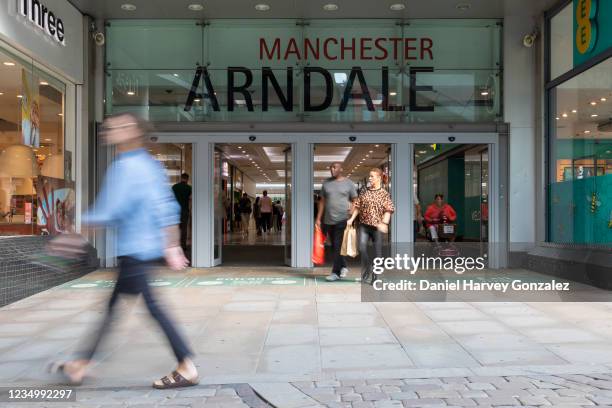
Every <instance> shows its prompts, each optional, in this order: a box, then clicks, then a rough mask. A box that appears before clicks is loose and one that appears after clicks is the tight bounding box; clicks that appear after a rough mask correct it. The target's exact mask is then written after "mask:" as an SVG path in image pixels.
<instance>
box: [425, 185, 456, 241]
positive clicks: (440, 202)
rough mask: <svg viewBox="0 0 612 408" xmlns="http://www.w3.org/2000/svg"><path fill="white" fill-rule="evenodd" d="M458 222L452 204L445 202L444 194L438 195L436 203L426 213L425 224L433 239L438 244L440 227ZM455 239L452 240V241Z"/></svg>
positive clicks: (435, 199)
mask: <svg viewBox="0 0 612 408" xmlns="http://www.w3.org/2000/svg"><path fill="white" fill-rule="evenodd" d="M456 220H457V213H456V212H455V209H454V208H453V207H451V205H450V204H446V203H445V202H444V195H443V194H436V197H435V198H434V202H433V203H431V204H430V205H429V207H427V211H425V223H426V225H427V229H428V230H429V233H430V235H431V239H432V240H433V241H435V242H438V240H439V238H438V225H439V224H448V223H453V222H455V221H456ZM452 240H454V237H453V238H451V241H452Z"/></svg>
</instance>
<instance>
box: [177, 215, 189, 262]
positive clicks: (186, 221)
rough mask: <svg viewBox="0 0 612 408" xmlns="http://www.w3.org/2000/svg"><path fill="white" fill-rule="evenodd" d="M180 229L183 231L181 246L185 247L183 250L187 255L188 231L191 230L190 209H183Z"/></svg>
mask: <svg viewBox="0 0 612 408" xmlns="http://www.w3.org/2000/svg"><path fill="white" fill-rule="evenodd" d="M179 229H180V232H181V248H183V252H185V256H187V253H188V251H187V233H188V231H189V212H188V211H184V212H183V211H181V223H180V224H179Z"/></svg>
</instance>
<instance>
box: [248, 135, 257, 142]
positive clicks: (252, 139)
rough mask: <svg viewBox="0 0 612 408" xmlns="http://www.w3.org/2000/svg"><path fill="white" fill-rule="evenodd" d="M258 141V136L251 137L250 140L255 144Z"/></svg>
mask: <svg viewBox="0 0 612 408" xmlns="http://www.w3.org/2000/svg"><path fill="white" fill-rule="evenodd" d="M256 139H257V136H253V135H251V136H249V140H250V141H251V142H254V141H255V140H256Z"/></svg>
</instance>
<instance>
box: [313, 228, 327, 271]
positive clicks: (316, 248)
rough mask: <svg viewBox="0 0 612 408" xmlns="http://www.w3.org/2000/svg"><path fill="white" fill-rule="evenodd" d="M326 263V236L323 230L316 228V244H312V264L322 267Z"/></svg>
mask: <svg viewBox="0 0 612 408" xmlns="http://www.w3.org/2000/svg"><path fill="white" fill-rule="evenodd" d="M324 262H325V234H323V231H321V228H319V227H315V230H314V242H313V244H312V263H313V264H315V265H320V264H322V263H324Z"/></svg>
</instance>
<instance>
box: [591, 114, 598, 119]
mask: <svg viewBox="0 0 612 408" xmlns="http://www.w3.org/2000/svg"><path fill="white" fill-rule="evenodd" d="M598 116H599V115H598V114H596V113H591V117H592V118H596V117H598Z"/></svg>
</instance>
